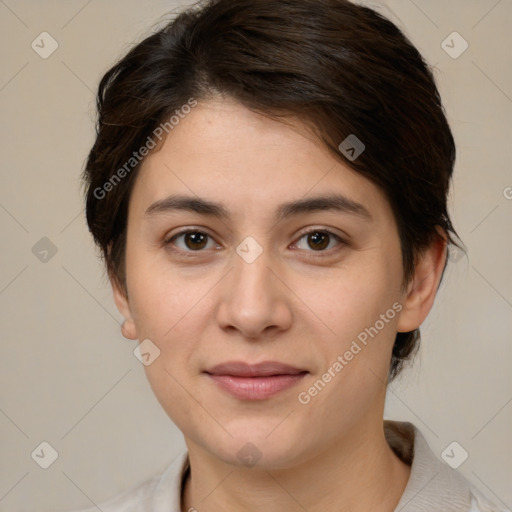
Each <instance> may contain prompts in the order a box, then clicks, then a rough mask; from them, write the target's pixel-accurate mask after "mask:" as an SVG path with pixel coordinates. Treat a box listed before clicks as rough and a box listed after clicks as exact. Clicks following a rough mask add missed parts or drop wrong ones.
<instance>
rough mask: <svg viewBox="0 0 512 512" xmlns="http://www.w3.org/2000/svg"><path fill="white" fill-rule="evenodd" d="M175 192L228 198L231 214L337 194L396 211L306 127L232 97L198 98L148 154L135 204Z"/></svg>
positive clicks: (380, 211)
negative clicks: (188, 111)
mask: <svg viewBox="0 0 512 512" xmlns="http://www.w3.org/2000/svg"><path fill="white" fill-rule="evenodd" d="M169 195H180V196H184V195H186V196H190V197H196V198H201V199H205V200H206V201H208V200H209V201H210V202H215V203H218V204H220V203H221V205H222V206H224V207H225V208H224V210H225V211H224V212H223V213H227V214H228V216H229V213H230V212H231V211H232V212H238V213H239V214H241V213H245V214H247V215H250V214H255V215H257V214H261V213H262V211H265V212H270V210H273V213H275V214H276V215H279V213H283V205H284V204H285V203H290V202H291V201H295V202H297V201H298V200H299V199H303V200H305V199H307V198H308V197H309V198H314V197H319V196H334V195H338V196H340V195H341V196H343V197H344V198H345V199H346V200H347V201H346V203H347V204H348V203H352V205H360V206H361V207H362V208H360V212H363V213H364V212H367V213H369V215H367V217H379V216H387V215H390V214H391V211H390V208H389V205H388V203H387V200H386V199H385V197H384V195H383V194H382V192H381V191H380V190H379V189H378V188H377V187H376V186H375V185H374V184H373V183H372V182H371V181H369V180H368V179H366V178H365V177H363V176H361V175H360V174H358V173H356V172H355V171H354V170H352V169H351V168H349V167H348V166H347V165H346V164H344V163H343V161H342V159H341V158H340V159H336V158H334V157H333V155H332V154H331V153H330V152H329V151H328V150H327V148H325V147H324V146H323V145H322V144H321V143H320V142H319V141H318V140H317V139H316V138H315V137H314V135H313V134H312V133H311V132H310V131H309V130H308V129H307V127H306V125H304V124H302V123H301V122H300V121H297V120H295V121H293V122H286V123H283V122H279V121H276V120H274V119H270V118H268V117H266V116H263V115H261V114H257V113H255V112H253V111H251V110H249V109H247V108H245V107H244V106H242V105H240V104H238V103H236V102H234V101H229V100H215V101H208V102H204V103H199V104H198V105H197V106H196V107H195V108H194V109H192V111H191V112H190V113H189V114H187V116H185V117H184V118H183V119H181V120H180V122H179V124H178V125H177V126H175V127H174V129H173V130H172V131H171V132H170V134H169V135H168V136H167V138H166V139H165V141H164V142H163V144H161V145H160V146H159V148H158V150H157V151H154V152H153V153H151V154H150V155H149V156H148V157H146V159H145V161H144V162H143V164H142V166H141V168H140V170H139V175H138V176H137V180H136V183H135V187H134V190H133V193H132V200H131V202H133V203H135V204H134V208H136V209H137V211H138V212H139V213H141V212H143V211H144V212H145V211H146V210H147V209H148V208H149V207H150V206H151V205H153V204H154V203H156V202H163V201H165V199H166V198H167V197H168V196H169ZM353 209H357V208H353ZM371 212H373V214H372V213H371Z"/></svg>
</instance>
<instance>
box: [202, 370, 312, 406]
mask: <svg viewBox="0 0 512 512" xmlns="http://www.w3.org/2000/svg"><path fill="white" fill-rule="evenodd" d="M205 373H206V374H207V375H208V376H209V377H210V378H211V379H212V381H213V382H214V383H215V384H216V385H217V386H219V387H220V388H221V389H222V390H223V391H226V392H228V393H229V394H231V395H232V396H234V397H235V398H238V399H240V400H264V399H267V398H270V397H272V396H274V395H276V394H278V393H280V392H282V391H284V390H286V389H288V388H290V387H292V386H294V385H296V384H297V383H298V382H299V381H300V380H301V379H302V378H303V377H304V376H305V375H306V374H307V373H308V371H307V370H303V369H300V368H296V367H294V366H290V365H287V364H283V363H279V362H277V361H265V362H263V363H259V364H248V363H244V362H239V361H228V362H225V363H222V364H218V365H216V366H214V367H212V368H210V369H208V370H207V371H205Z"/></svg>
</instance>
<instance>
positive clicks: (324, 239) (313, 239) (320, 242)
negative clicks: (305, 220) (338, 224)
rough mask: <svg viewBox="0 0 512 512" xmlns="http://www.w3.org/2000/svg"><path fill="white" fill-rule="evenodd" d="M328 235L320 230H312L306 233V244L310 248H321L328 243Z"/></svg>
mask: <svg viewBox="0 0 512 512" xmlns="http://www.w3.org/2000/svg"><path fill="white" fill-rule="evenodd" d="M329 239H330V237H329V235H328V234H327V233H325V232H322V231H313V232H312V233H309V234H308V235H307V240H308V245H309V247H311V249H314V250H315V251H317V250H323V249H325V248H326V247H327V246H328V245H329Z"/></svg>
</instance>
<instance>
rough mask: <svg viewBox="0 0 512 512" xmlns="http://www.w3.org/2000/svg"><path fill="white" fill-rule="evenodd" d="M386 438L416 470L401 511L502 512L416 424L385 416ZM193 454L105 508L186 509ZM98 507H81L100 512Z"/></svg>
mask: <svg viewBox="0 0 512 512" xmlns="http://www.w3.org/2000/svg"><path fill="white" fill-rule="evenodd" d="M384 430H385V434H386V439H387V441H388V443H389V445H390V446H391V448H392V449H393V450H394V452H395V453H396V454H397V455H398V456H399V457H400V458H401V459H402V460H403V461H404V462H406V463H407V464H409V465H411V473H410V477H409V481H408V482H407V486H406V488H405V490H404V493H403V494H402V497H401V498H400V501H399V503H398V505H397V507H396V508H395V512H501V511H502V510H504V509H499V508H498V507H497V506H496V505H493V504H492V503H491V502H490V501H489V500H488V499H487V498H486V497H485V496H484V495H483V494H482V493H481V492H480V491H478V490H477V489H476V488H475V487H474V486H473V485H472V484H471V483H470V482H469V481H468V480H467V479H466V478H465V477H464V476H463V475H462V474H461V473H459V472H458V471H455V470H454V469H452V468H451V467H450V466H448V465H447V464H445V463H444V462H442V461H441V460H439V459H438V458H437V457H436V456H435V455H434V453H433V452H432V450H431V449H430V447H429V446H428V444H427V442H426V440H425V438H424V437H423V435H422V434H421V432H420V431H419V430H418V429H417V428H416V427H415V426H414V425H412V424H411V423H407V422H395V421H384ZM188 469H189V460H188V453H187V451H184V452H183V453H181V454H180V455H179V456H178V457H177V458H176V459H175V460H174V462H172V464H171V465H170V466H169V467H168V468H167V469H166V471H165V472H164V473H163V474H162V475H160V476H157V477H154V478H152V479H150V480H147V481H145V482H143V483H142V484H140V485H138V486H137V487H135V488H133V489H130V490H128V491H125V492H124V493H122V494H120V495H118V496H116V497H115V498H113V499H111V500H109V501H107V502H105V503H103V504H99V505H98V507H99V508H100V510H101V511H102V512H186V511H182V510H181V509H180V502H181V490H182V485H183V477H184V476H185V474H186V473H187V471H188ZM97 510H98V508H97V507H92V508H90V509H87V510H82V511H79V512H97Z"/></svg>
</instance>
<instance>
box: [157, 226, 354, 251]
mask: <svg viewBox="0 0 512 512" xmlns="http://www.w3.org/2000/svg"><path fill="white" fill-rule="evenodd" d="M188 233H196V234H197V233H198V234H202V235H206V236H207V237H208V238H209V239H210V240H213V237H212V236H210V235H209V234H208V233H205V232H204V231H201V230H199V229H186V230H183V231H180V232H179V233H175V234H174V235H172V236H171V237H169V238H166V239H165V240H164V246H166V247H170V246H172V245H174V244H173V241H174V240H176V239H177V238H178V237H180V236H184V235H187V234H188ZM313 233H323V234H327V235H328V236H329V237H330V238H331V239H334V240H335V241H336V242H338V245H337V246H336V247H334V248H331V249H326V250H319V251H314V250H310V251H307V250H306V251H305V252H306V253H312V254H308V255H307V256H306V257H307V258H319V257H320V258H322V257H327V256H332V255H333V254H332V251H333V249H334V252H338V251H339V250H341V249H342V248H343V246H346V245H348V243H347V242H346V241H345V240H343V239H342V238H341V237H340V236H338V235H336V234H335V233H333V232H332V231H329V230H328V229H311V230H309V231H305V232H303V233H301V234H300V236H299V238H297V242H295V243H294V244H296V243H298V242H299V241H300V240H302V239H303V238H304V237H306V236H308V235H310V234H313ZM171 250H172V251H173V252H176V253H181V254H182V255H183V256H185V257H187V258H194V257H196V256H197V254H198V253H202V252H204V251H205V250H204V249H199V250H197V251H193V250H187V251H185V250H183V249H175V248H172V249H171ZM294 250H302V249H294Z"/></svg>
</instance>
